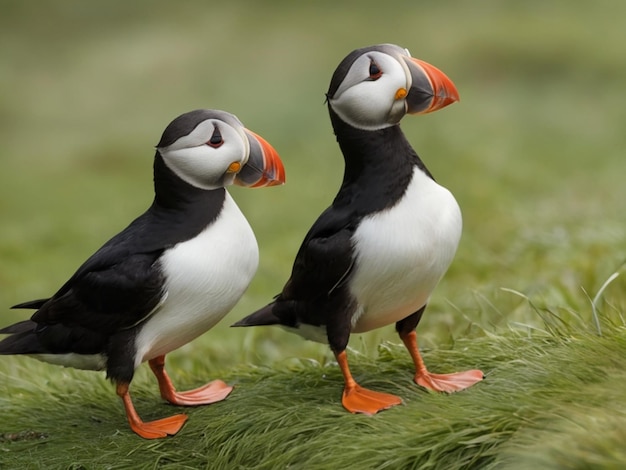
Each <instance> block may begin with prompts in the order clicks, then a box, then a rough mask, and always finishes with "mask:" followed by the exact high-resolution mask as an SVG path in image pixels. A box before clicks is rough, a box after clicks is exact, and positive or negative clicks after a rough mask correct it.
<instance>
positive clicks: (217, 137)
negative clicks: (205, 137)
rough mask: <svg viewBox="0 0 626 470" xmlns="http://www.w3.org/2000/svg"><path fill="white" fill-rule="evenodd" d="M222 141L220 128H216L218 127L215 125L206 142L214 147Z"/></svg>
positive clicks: (218, 145)
mask: <svg viewBox="0 0 626 470" xmlns="http://www.w3.org/2000/svg"><path fill="white" fill-rule="evenodd" d="M223 143H224V139H222V134H221V133H220V130H219V129H218V127H217V126H215V128H214V129H213V134H212V135H211V138H210V139H209V141H208V142H207V143H206V144H207V145H208V146H209V147H213V148H215V149H216V148H218V147H220V146H221V145H222V144H223Z"/></svg>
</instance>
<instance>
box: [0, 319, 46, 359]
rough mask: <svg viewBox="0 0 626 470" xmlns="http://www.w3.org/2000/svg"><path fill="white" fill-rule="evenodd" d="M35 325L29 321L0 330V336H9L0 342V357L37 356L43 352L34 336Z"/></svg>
mask: <svg viewBox="0 0 626 470" xmlns="http://www.w3.org/2000/svg"><path fill="white" fill-rule="evenodd" d="M36 326H37V324H36V323H35V322H34V321H31V320H24V321H21V322H19V323H15V324H13V325H10V326H7V327H5V328H2V329H1V330H0V334H2V335H11V336H7V337H6V338H4V339H3V340H2V341H0V355H12V354H37V353H42V352H44V350H43V348H42V347H41V344H40V343H39V341H38V339H37V335H36V334H35V327H36Z"/></svg>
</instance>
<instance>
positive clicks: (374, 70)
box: [369, 59, 383, 80]
mask: <svg viewBox="0 0 626 470" xmlns="http://www.w3.org/2000/svg"><path fill="white" fill-rule="evenodd" d="M369 73H370V80H378V79H379V78H380V77H382V76H383V71H382V70H380V67H379V66H378V64H377V63H376V62H375V61H374V59H372V60H371V61H370V70H369Z"/></svg>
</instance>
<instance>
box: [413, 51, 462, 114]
mask: <svg viewBox="0 0 626 470" xmlns="http://www.w3.org/2000/svg"><path fill="white" fill-rule="evenodd" d="M402 58H403V59H404V61H405V62H406V64H407V66H408V68H409V71H410V73H411V79H412V84H411V88H410V89H409V90H408V93H407V95H406V105H407V113H409V114H426V113H431V112H433V111H437V110H438V109H441V108H445V107H446V106H448V105H449V104H452V103H454V102H455V101H459V92H458V91H457V89H456V87H455V86H454V83H452V80H450V79H449V78H448V77H447V75H446V74H445V73H443V72H442V71H441V70H439V69H438V68H437V67H435V66H433V65H430V64H429V63H428V62H424V61H423V60H419V59H415V58H413V57H402Z"/></svg>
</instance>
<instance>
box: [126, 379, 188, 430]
mask: <svg viewBox="0 0 626 470" xmlns="http://www.w3.org/2000/svg"><path fill="white" fill-rule="evenodd" d="M129 385H130V384H128V383H125V382H124V383H118V384H117V388H116V392H117V395H118V396H119V397H120V398H121V399H122V403H123V404H124V409H125V410H126V417H127V418H128V424H130V428H131V429H132V430H133V431H134V432H135V433H137V434H138V435H140V436H141V437H143V438H144V439H159V438H162V437H167V436H173V435H174V434H176V433H177V432H178V431H180V428H181V427H182V426H183V424H185V421H187V415H183V414H180V415H174V416H170V417H168V418H163V419H159V420H156V421H150V422H148V423H144V422H143V421H142V420H141V418H140V417H139V415H138V414H137V411H136V410H135V407H134V406H133V402H132V400H131V399H130V393H128V387H129Z"/></svg>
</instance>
